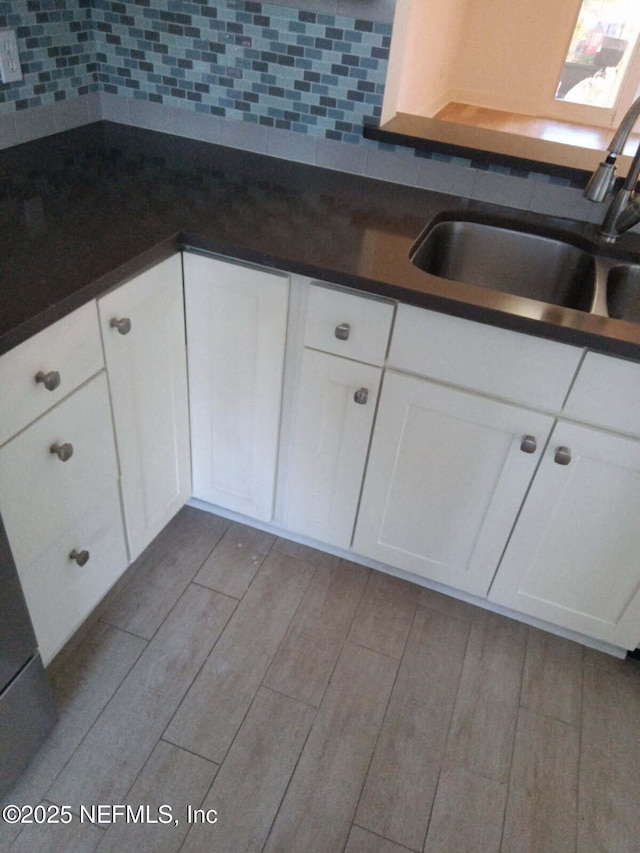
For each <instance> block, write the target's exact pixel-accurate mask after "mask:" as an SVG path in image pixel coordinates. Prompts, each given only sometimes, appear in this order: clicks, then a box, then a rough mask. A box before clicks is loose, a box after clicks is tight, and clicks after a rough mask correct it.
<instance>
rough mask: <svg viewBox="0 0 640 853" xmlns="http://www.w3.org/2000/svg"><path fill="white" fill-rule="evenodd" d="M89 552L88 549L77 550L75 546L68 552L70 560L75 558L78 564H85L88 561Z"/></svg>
mask: <svg viewBox="0 0 640 853" xmlns="http://www.w3.org/2000/svg"><path fill="white" fill-rule="evenodd" d="M90 556H91V554H90V553H89V552H88V551H77V550H76V549H75V548H74V549H73V551H72V552H71V553H70V554H69V559H70V560H75V561H76V563H77V564H78V565H79V566H86V564H87V563H88V562H89V557H90Z"/></svg>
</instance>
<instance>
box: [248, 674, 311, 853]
mask: <svg viewBox="0 0 640 853" xmlns="http://www.w3.org/2000/svg"><path fill="white" fill-rule="evenodd" d="M261 686H262V685H261ZM265 689H267V690H269V689H271V688H265ZM274 692H277V691H274ZM312 707H313V706H312ZM314 711H315V714H314V717H313V720H312V722H311V725H310V726H309V729H308V731H307V734H306V735H305V737H304V740H303V742H302V745H301V746H300V751H299V752H298V757H297V758H296V760H295V762H294V764H293V767H292V769H291V773H290V774H289V779H288V780H287V784H286V785H285V786H284V791H283V792H282V796H281V797H280V802H279V803H278V807H277V808H276V810H275V812H274V814H273V819H272V821H271V823H270V824H269V828H268V830H267V832H266V834H265V837H264V842H263V844H262V847H261V848H260V853H264V850H265V848H266V846H267V844H268V843H269V839H270V838H271V833H272V832H273V827H274V826H275V825H276V821H277V820H278V817H279V815H280V811H281V810H282V804H283V803H284V801H285V800H286V798H287V794H288V793H289V788H290V787H291V783H292V781H293V779H294V777H295V775H296V772H297V770H298V765H299V764H300V760H301V759H302V756H303V755H304V751H305V749H306V748H307V743H308V742H309V738H310V737H311V732H312V731H313V729H314V727H315V725H316V721H317V719H318V711H319V707H318V708H314Z"/></svg>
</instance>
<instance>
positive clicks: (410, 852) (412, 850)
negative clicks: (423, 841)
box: [342, 821, 422, 853]
mask: <svg viewBox="0 0 640 853" xmlns="http://www.w3.org/2000/svg"><path fill="white" fill-rule="evenodd" d="M354 826H355V827H356V828H357V829H361V830H362V831H363V832H368V833H370V834H371V835H375V836H376V838H380V839H381V840H382V841H388V842H389V843H390V844H395V846H396V847H399V848H400V849H401V850H406V851H407V853H422V847H407V845H406V844H401V843H400V842H399V841H394V840H393V838H389V837H388V836H386V835H382V834H381V833H380V832H376V831H375V830H373V829H368V828H367V827H366V826H362V825H361V824H359V823H356V821H353V823H352V824H351V827H352V828H353V827H354ZM348 843H349V836H347V841H346V842H345V845H344V847H343V848H342V850H343V851H344V849H345V848H346V846H347V844H348Z"/></svg>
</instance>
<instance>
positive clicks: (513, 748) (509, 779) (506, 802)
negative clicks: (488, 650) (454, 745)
mask: <svg viewBox="0 0 640 853" xmlns="http://www.w3.org/2000/svg"><path fill="white" fill-rule="evenodd" d="M531 633H532V632H531V630H530V629H529V630H527V641H526V643H525V644H524V654H523V655H522V667H521V669H520V689H519V690H518V704H517V707H516V719H515V725H514V727H513V739H512V741H511V754H510V756H509V773H508V777H507V780H506V784H507V791H506V796H505V798H504V809H503V812H502V830H501V832H500V850H502V847H503V844H504V831H505V827H506V824H507V809H508V808H509V801H510V799H511V788H512V783H513V788H514V789H515V788H516V785H515V782H514V781H513V757H514V755H515V751H516V739H517V736H518V724H519V722H520V711H521V710H523V708H522V706H521V701H522V691H523V690H524V670H525V667H526V665H527V653H528V650H529V642H530V640H531ZM526 710H528V709H526ZM529 713H531V712H529Z"/></svg>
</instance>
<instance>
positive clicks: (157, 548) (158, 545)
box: [102, 516, 231, 642]
mask: <svg viewBox="0 0 640 853" xmlns="http://www.w3.org/2000/svg"><path fill="white" fill-rule="evenodd" d="M174 518H175V516H174ZM169 523H171V522H169ZM230 523H231V522H228V523H227V525H226V526H225V528H224V532H223V533H221V534H220V536H219V537H218V538H217V539H216V541H215V543H214V544H213V545H212V546H211V550H210V551H208V552H207V555H206V557H205V558H204V559H203V560H202V562H200V563H199V565H198V567H197V568H196V569H195V571H194V572H193V574H191V575H190V576H189V579H188V580H186V582H185V584H184V587H183V588H182V590H181V592H180V594H179V595H178V596H177V598H176V599H175V601H174V602H173V604H172V605H171V608H170V609H169V610H168V611H167V613H166V614H165V616H164V619H163V620H162V622H160V624H159V625H158V626H157V627H156V629H155V631H154V632H153V633H152V635H151V637H142V636H141V635H140V634H136V633H135V632H133V631H130V630H127V629H126V628H122V626H120V625H118V624H116V623H114V622H111V621H109V619H108V618H105V617H107V616H108V612H107V613H105V617H102V618H103V621H105V622H106V623H107V624H108V625H111V627H112V628H119V629H120V630H121V631H127V633H129V634H133V635H134V636H135V637H141V639H143V640H148V641H149V642H150V641H151V640H152V639H153V638H154V637H155V636H156V634H157V633H158V631H159V630H160V628H161V627H162V626H163V625H164V623H165V622H166V620H167V617H168V616H169V614H170V613H171V611H172V610H173V608H174V607H175V605H176V604H177V602H178V601H179V600H180V599H181V598H182V596H183V595H184V593H185V591H186V590H187V589H188V588H189V585H190V584H191V583H193V579H194V578H195V576H196V575H197V574H198V572H199V571H200V569H201V568H202V566H203V565H204V563H205V562H206V561H207V560H208V559H209V557H210V556H211V554H212V553H213V552H214V550H215V549H216V548H217V546H218V544H219V543H220V540H221V539H222V537H223V536H224V534H225V533H226V531H227V530H228V529H229V525H230ZM166 531H167V527H165V528H164V529H163V530H162V531H161V532H160V533H159V534H158V536H157V537H156V539H154V540H153V542H152V543H151V545H150V546H149V547H150V552H149V554H148V555H147V557H145V558H144V559H143V560H142V562H141V563H140V565H139V566H136V568H135V569H134V571H133V572H132V574H131V578H130V579H129V580H128V581H127V583H126V584H125V585H124V586H123V588H122V589H121V590H120V591H119V592H118V594H117V595H116V596H115V598H114V599H113V601H112V602H111V605H113V604H115V603H116V602H117V601H118V600H119V599H121V598H123V597H124V596H125V593H129V594H130V593H131V590H130V586H131V584H132V582H133V581H134V580H135V579H136V578H137V577H138V575H139V574H141V573H142V569H143V568H144V567H145V566H147V565H149V564H150V563H151V562H152V560H153V563H154V566H153V568H152V570H151V572H150V574H153V571H155V568H157V566H158V565H159V564H160V562H161V558H160V555H161V553H163V550H164V549H163V548H162V545H163V544H164V543H165V540H166V539H169V534H168V533H167V535H166V536H165V535H164V534H165V532H166ZM172 541H174V540H172ZM143 553H144V552H143ZM153 558H158V559H153ZM134 562H135V561H134ZM147 580H149V579H147ZM217 591H218V590H213V592H217ZM221 594H223V593H221Z"/></svg>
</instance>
